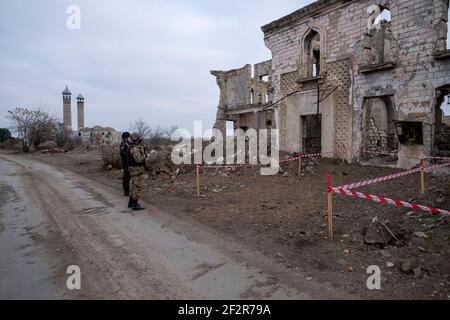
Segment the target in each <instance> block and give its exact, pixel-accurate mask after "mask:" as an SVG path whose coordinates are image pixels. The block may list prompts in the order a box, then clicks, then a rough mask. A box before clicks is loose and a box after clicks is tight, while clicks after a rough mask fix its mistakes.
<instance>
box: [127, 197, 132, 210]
mask: <svg viewBox="0 0 450 320" xmlns="http://www.w3.org/2000/svg"><path fill="white" fill-rule="evenodd" d="M132 207H133V198H132V197H130V198H129V199H128V208H130V209H131V208H132Z"/></svg>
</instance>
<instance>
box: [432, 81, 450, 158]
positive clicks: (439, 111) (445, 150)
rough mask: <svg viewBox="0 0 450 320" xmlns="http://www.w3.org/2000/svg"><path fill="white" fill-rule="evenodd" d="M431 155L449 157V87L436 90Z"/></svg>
mask: <svg viewBox="0 0 450 320" xmlns="http://www.w3.org/2000/svg"><path fill="white" fill-rule="evenodd" d="M433 154H434V155H435V156H443V157H448V156H449V155H450V85H446V86H443V87H440V88H438V89H437V90H436V106H435V121H434V146H433Z"/></svg>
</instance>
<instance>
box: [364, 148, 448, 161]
mask: <svg viewBox="0 0 450 320" xmlns="http://www.w3.org/2000/svg"><path fill="white" fill-rule="evenodd" d="M362 153H370V154H379V155H382V156H393V157H397V156H398V153H386V152H374V151H367V150H364V151H362ZM405 156H406V157H409V158H417V159H421V157H420V156H419V155H417V154H416V155H414V154H405ZM425 159H436V160H449V161H450V157H427V156H425Z"/></svg>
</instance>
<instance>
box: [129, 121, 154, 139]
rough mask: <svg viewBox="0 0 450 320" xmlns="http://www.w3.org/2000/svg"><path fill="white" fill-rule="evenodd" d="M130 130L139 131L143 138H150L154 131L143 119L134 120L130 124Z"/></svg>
mask: <svg viewBox="0 0 450 320" xmlns="http://www.w3.org/2000/svg"><path fill="white" fill-rule="evenodd" d="M130 131H131V132H137V133H139V134H140V135H141V137H142V139H148V138H150V135H151V133H152V129H151V128H150V126H149V125H148V124H147V122H145V121H144V120H142V119H139V120H137V121H135V122H133V123H132V124H131V125H130Z"/></svg>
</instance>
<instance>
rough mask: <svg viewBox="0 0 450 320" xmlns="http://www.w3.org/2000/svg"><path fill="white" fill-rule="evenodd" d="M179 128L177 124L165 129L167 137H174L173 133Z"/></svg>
mask: <svg viewBox="0 0 450 320" xmlns="http://www.w3.org/2000/svg"><path fill="white" fill-rule="evenodd" d="M176 130H178V127H177V126H171V127H170V128H168V129H166V130H165V136H166V138H167V139H170V138H171V137H172V134H173V133H174V132H175V131H176Z"/></svg>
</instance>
